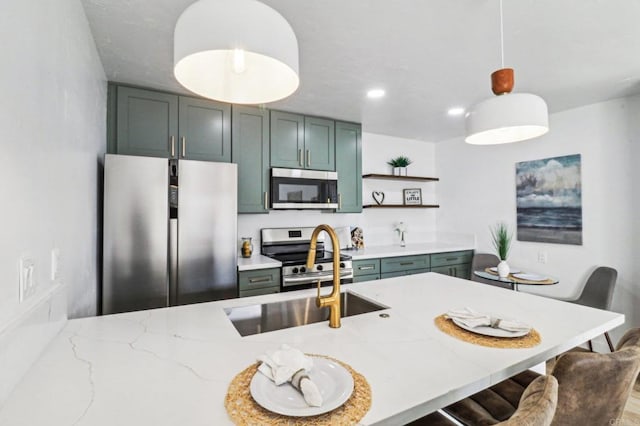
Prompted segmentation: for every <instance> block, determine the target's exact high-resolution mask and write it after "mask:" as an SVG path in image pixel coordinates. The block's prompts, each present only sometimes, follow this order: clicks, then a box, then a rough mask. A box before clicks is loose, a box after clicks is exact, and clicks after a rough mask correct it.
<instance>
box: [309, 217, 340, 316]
mask: <svg viewBox="0 0 640 426" xmlns="http://www.w3.org/2000/svg"><path fill="white" fill-rule="evenodd" d="M322 231H325V232H326V233H327V234H329V238H331V245H332V246H333V290H332V291H331V294H330V295H328V296H320V281H318V297H317V299H316V306H318V307H319V308H324V307H329V309H330V313H329V327H331V328H339V327H340V311H341V309H340V242H339V241H338V235H337V234H336V231H334V230H333V228H332V227H331V226H329V225H326V224H322V225H318V226H316V228H315V229H314V230H313V233H312V234H311V242H310V244H309V254H308V255H307V268H312V267H313V264H314V262H315V258H316V245H317V242H318V235H320V232H322Z"/></svg>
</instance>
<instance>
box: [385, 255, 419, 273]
mask: <svg viewBox="0 0 640 426" xmlns="http://www.w3.org/2000/svg"><path fill="white" fill-rule="evenodd" d="M430 265H431V262H430V257H429V255H428V254H420V255H415V256H400V257H387V258H384V259H381V260H380V271H381V273H382V274H389V273H394V272H406V271H411V270H416V269H421V270H423V271H422V272H428V270H429V267H430ZM424 270H426V271H424ZM412 273H413V272H412Z"/></svg>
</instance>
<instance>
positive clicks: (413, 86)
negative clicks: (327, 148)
mask: <svg viewBox="0 0 640 426" xmlns="http://www.w3.org/2000/svg"><path fill="white" fill-rule="evenodd" d="M193 2H194V0H82V3H83V4H84V8H85V11H86V14H87V17H88V19H89V23H90V26H91V30H92V32H93V35H94V38H95V41H96V45H97V48H98V51H99V53H100V57H101V58H102V63H103V65H104V68H105V72H106V74H107V78H108V79H109V80H110V81H117V82H124V83H131V84H137V85H141V86H146V87H152V88H157V89H166V90H170V91H174V92H180V93H187V92H186V91H185V90H184V89H182V88H181V86H180V85H179V84H178V83H177V82H176V80H175V78H174V77H173V71H172V70H173V28H174V25H175V22H176V20H177V18H178V16H179V15H180V13H181V12H182V11H183V10H184V9H185V8H186V7H187V6H188V5H189V4H191V3H193ZM263 2H264V3H266V4H268V5H270V6H271V7H273V8H274V9H276V10H277V11H279V12H280V13H281V14H282V15H283V16H284V17H285V18H286V19H287V20H288V21H289V23H290V24H291V26H292V27H293V30H294V31H295V33H296V35H297V37H298V44H299V49H300V80H301V83H300V87H299V89H298V91H297V92H296V93H294V94H293V95H292V96H290V97H289V98H287V99H285V100H283V101H279V102H275V103H272V104H269V105H268V107H269V108H274V109H283V110H288V111H295V112H300V113H306V114H312V115H319V116H326V117H332V118H338V119H343V120H349V121H357V122H362V123H363V130H364V131H366V132H372V133H380V134H386V135H393V136H399V137H405V138H412V139H418V140H424V141H434V142H436V141H441V140H445V139H449V138H452V137H456V136H461V135H463V134H464V118H463V117H462V116H458V117H449V116H448V115H447V110H448V109H449V108H451V107H454V106H462V107H470V106H471V105H473V104H474V103H476V102H478V101H480V100H482V99H484V98H487V97H489V96H492V94H491V90H490V77H489V75H490V74H491V72H492V71H494V70H496V69H498V68H501V63H500V12H499V10H500V9H499V0H393V1H388V0H347V1H345V0H322V1H311V0H263ZM503 9H504V47H505V54H504V56H505V66H507V67H513V68H514V69H515V77H516V84H515V89H514V92H531V93H535V94H537V95H540V96H542V97H543V98H544V99H545V100H546V101H547V104H548V106H549V110H550V112H557V111H561V110H565V109H569V108H573V107H576V106H580V105H585V104H590V103H593V102H598V101H602V100H606V99H611V98H616V97H620V96H625V95H630V94H636V93H640V54H639V48H640V24H639V22H640V0H562V1H558V0H504V6H503ZM371 88H383V89H385V90H386V93H387V95H386V96H385V97H384V98H382V99H375V100H372V99H368V98H367V97H366V96H365V94H366V92H367V90H369V89H371Z"/></svg>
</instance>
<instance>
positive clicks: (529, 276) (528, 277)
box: [513, 273, 548, 281]
mask: <svg viewBox="0 0 640 426" xmlns="http://www.w3.org/2000/svg"><path fill="white" fill-rule="evenodd" d="M513 276H514V277H516V278H519V279H521V280H527V281H545V280H547V279H548V278H547V277H543V276H542V275H536V274H525V273H522V274H513Z"/></svg>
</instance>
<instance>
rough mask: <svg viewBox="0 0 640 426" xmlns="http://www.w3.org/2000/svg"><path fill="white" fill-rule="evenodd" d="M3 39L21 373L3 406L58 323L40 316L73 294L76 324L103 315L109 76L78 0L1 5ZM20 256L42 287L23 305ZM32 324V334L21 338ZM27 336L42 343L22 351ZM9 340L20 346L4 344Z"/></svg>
mask: <svg viewBox="0 0 640 426" xmlns="http://www.w3.org/2000/svg"><path fill="white" fill-rule="evenodd" d="M0 38H1V39H2V44H1V47H0V50H1V51H2V58H3V61H2V67H0V93H2V101H1V102H0V128H2V131H3V135H2V141H3V142H2V154H0V158H2V160H3V161H2V165H3V169H2V176H3V182H2V189H0V194H2V209H0V222H1V223H2V224H3V230H2V238H1V239H0V342H1V343H2V346H0V359H3V363H2V365H3V366H7V367H8V368H9V367H11V369H12V370H15V371H13V372H11V375H10V377H8V376H6V375H5V374H4V373H6V371H3V370H2V366H0V382H3V386H2V389H0V400H1V398H2V396H3V392H4V389H5V388H6V387H7V385H10V384H11V381H12V380H14V379H15V376H16V374H19V370H20V369H21V368H22V367H23V364H24V363H25V359H29V358H30V357H32V355H33V354H32V353H27V352H26V351H27V350H29V351H31V352H33V351H36V352H37V349H38V347H37V346H38V342H39V341H40V343H42V344H44V343H46V342H43V341H42V339H40V337H42V338H44V337H45V336H44V335H40V334H39V333H38V330H44V329H45V328H47V326H48V324H47V322H48V321H58V320H59V319H60V315H56V316H55V318H53V317H52V312H51V310H50V309H46V310H45V312H44V314H42V308H43V307H49V308H50V307H51V306H53V305H52V303H53V302H52V300H53V299H55V300H56V304H55V306H56V308H55V311H56V312H60V311H62V316H63V317H64V316H65V314H66V312H64V309H62V310H61V309H59V305H60V304H59V301H58V299H59V296H58V294H59V291H58V290H60V289H61V288H64V287H66V290H67V292H68V300H69V306H68V311H69V314H70V316H85V315H92V314H95V312H96V297H97V266H96V265H97V253H96V249H97V246H98V243H97V230H98V214H97V212H98V194H99V193H100V191H99V190H98V176H99V173H100V170H99V168H98V159H99V158H100V157H101V156H102V154H103V152H104V147H105V138H106V136H105V133H106V128H105V126H106V119H105V117H106V78H105V75H104V71H103V69H102V64H101V62H100V59H99V57H98V54H97V50H96V48H95V45H94V42H93V37H92V35H91V32H90V30H89V25H88V22H87V19H86V17H85V14H84V10H83V8H82V5H81V4H80V1H79V0H59V1H55V2H52V1H39V0H3V2H2V13H0ZM53 248H58V249H59V250H60V260H61V268H60V278H59V280H58V281H57V282H53V281H52V280H51V279H50V277H49V270H50V258H51V250H52V249H53ZM21 256H29V257H30V258H31V259H33V261H34V262H35V280H36V282H37V284H38V291H37V293H36V294H35V295H34V296H33V297H31V298H30V299H28V300H26V301H25V302H23V303H19V297H18V295H19V286H18V261H19V258H20V257H21ZM54 296H56V297H54ZM63 305H64V303H63ZM25 324H26V326H28V328H29V330H32V331H34V330H35V331H34V332H33V333H31V334H29V332H28V331H24V332H22V331H21V330H22V329H21V327H22V326H23V325H25ZM28 334H29V335H32V336H33V335H39V336H40V337H39V338H35V339H34V340H32V341H31V340H30V341H29V342H30V343H29V346H28V347H23V346H20V345H21V344H23V343H24V341H25V337H27V335H28ZM45 334H46V333H45ZM11 336H13V337H12V338H13V339H14V341H13V342H9V341H8V340H7V339H9V337H11ZM39 339H40V340H39ZM27 340H28V339H27ZM16 348H22V349H24V351H23V352H22V353H20V354H18V355H19V356H20V358H21V359H20V362H15V363H11V362H10V361H13V358H12V356H13V355H12V354H14V355H15V354H16ZM11 350H13V352H10V351H11ZM8 352H10V353H8ZM18 352H20V351H18ZM35 355H36V356H37V353H36V354H35ZM7 358H9V359H7Z"/></svg>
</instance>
